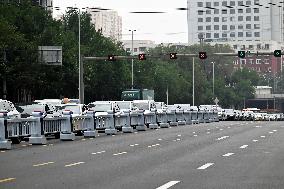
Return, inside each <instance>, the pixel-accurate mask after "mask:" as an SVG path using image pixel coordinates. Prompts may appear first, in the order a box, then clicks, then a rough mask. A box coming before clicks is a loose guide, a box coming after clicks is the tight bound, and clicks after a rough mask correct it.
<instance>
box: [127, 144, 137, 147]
mask: <svg viewBox="0 0 284 189" xmlns="http://www.w3.org/2000/svg"><path fill="white" fill-rule="evenodd" d="M129 146H131V147H134V146H139V144H130V145H129Z"/></svg>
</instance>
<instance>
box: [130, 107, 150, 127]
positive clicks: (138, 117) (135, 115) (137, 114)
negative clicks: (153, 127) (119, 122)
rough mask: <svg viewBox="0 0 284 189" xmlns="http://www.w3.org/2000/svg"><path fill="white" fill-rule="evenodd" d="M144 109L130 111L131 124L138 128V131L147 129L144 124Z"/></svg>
mask: <svg viewBox="0 0 284 189" xmlns="http://www.w3.org/2000/svg"><path fill="white" fill-rule="evenodd" d="M143 113H144V111H143V110H136V111H132V112H130V125H131V127H134V128H136V130H137V131H146V130H147V127H146V125H145V124H144V114H143Z"/></svg>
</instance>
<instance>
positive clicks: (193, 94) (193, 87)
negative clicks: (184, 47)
mask: <svg viewBox="0 0 284 189" xmlns="http://www.w3.org/2000/svg"><path fill="white" fill-rule="evenodd" d="M194 89H195V87H194V57H192V106H194V103H195V102H194V100H195V99H194V96H195V94H194V93H195V91H194Z"/></svg>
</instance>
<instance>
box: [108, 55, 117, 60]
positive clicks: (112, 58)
mask: <svg viewBox="0 0 284 189" xmlns="http://www.w3.org/2000/svg"><path fill="white" fill-rule="evenodd" d="M115 60H116V59H115V57H114V55H108V61H115Z"/></svg>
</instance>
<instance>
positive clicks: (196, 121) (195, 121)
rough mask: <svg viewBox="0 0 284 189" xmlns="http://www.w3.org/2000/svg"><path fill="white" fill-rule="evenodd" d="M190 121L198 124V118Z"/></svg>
mask: <svg viewBox="0 0 284 189" xmlns="http://www.w3.org/2000/svg"><path fill="white" fill-rule="evenodd" d="M191 122H192V124H199V121H198V120H192V121H191Z"/></svg>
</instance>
